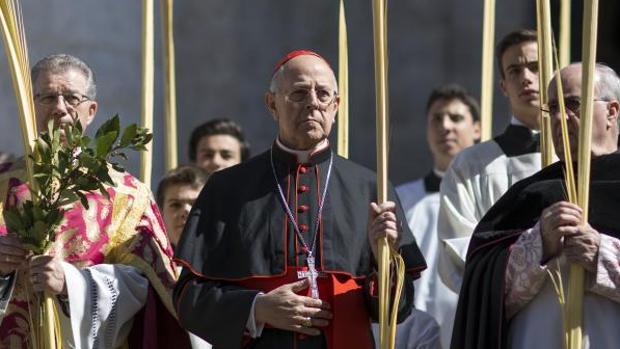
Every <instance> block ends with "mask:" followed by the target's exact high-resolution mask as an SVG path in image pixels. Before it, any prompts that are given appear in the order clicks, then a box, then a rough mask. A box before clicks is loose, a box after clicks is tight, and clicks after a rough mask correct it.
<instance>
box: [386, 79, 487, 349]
mask: <svg viewBox="0 0 620 349" xmlns="http://www.w3.org/2000/svg"><path fill="white" fill-rule="evenodd" d="M426 116H427V118H426V138H427V142H428V146H429V148H430V151H431V154H432V157H433V168H432V170H430V171H429V173H428V174H427V175H426V176H424V177H423V178H420V179H417V180H414V181H411V182H407V183H405V184H402V185H400V186H398V187H396V192H397V193H398V196H399V198H400V199H401V203H402V205H403V209H404V210H405V217H406V218H407V223H408V224H409V228H410V229H411V232H412V233H413V235H414V236H415V240H416V241H417V242H418V246H419V247H420V250H421V251H422V254H423V255H424V258H425V259H426V264H427V266H428V270H427V271H426V272H424V273H423V274H422V276H421V277H420V279H418V280H416V281H415V289H416V293H415V295H414V305H415V308H416V310H417V311H416V313H414V314H413V315H412V316H410V317H409V318H408V319H407V320H405V322H403V323H402V324H400V325H399V329H398V333H397V337H398V338H399V339H400V337H403V336H408V337H417V336H419V335H420V334H422V333H427V332H428V331H425V330H423V329H422V330H421V331H420V329H419V328H414V327H415V326H412V325H413V323H414V322H419V320H416V319H415V317H416V316H418V317H419V316H420V315H419V313H420V312H426V313H428V314H429V315H430V316H432V318H433V319H434V320H435V321H436V322H437V323H438V325H439V329H440V340H441V347H442V348H448V347H449V345H450V338H451V336H452V323H453V322H454V313H455V312H456V302H457V299H458V294H456V293H455V292H454V291H452V290H451V289H449V288H448V287H447V286H446V285H445V284H444V283H443V282H442V281H441V279H440V278H439V275H438V274H437V256H438V253H439V247H440V246H439V241H438V236H437V215H438V212H439V185H440V183H441V179H442V177H443V176H444V173H445V171H446V170H447V168H448V165H450V162H451V161H452V159H453V158H454V157H455V156H456V154H458V153H459V152H460V151H461V150H463V149H465V148H467V147H470V146H472V145H474V144H475V143H476V142H477V141H478V140H479V139H480V112H479V107H478V103H477V102H476V100H475V98H474V97H472V96H471V95H470V94H469V93H468V92H467V91H466V90H465V89H464V88H463V87H461V86H459V85H456V84H447V85H443V86H440V87H438V88H435V89H434V90H433V91H432V92H431V94H430V96H429V98H428V101H427V103H426ZM418 327H419V326H418ZM414 331H418V332H420V333H407V332H414ZM403 348H409V347H407V346H405V347H403ZM414 348H415V347H414Z"/></svg>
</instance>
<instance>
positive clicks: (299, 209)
mask: <svg viewBox="0 0 620 349" xmlns="http://www.w3.org/2000/svg"><path fill="white" fill-rule="evenodd" d="M309 209H310V207H308V205H299V207H297V212H298V213H304V212H306V211H308V210H309Z"/></svg>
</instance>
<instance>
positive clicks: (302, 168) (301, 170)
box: [299, 166, 308, 173]
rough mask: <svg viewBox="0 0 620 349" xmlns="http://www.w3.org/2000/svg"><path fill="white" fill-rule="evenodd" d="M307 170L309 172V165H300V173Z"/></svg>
mask: <svg viewBox="0 0 620 349" xmlns="http://www.w3.org/2000/svg"><path fill="white" fill-rule="evenodd" d="M306 172H308V168H307V167H305V166H300V167H299V173H306Z"/></svg>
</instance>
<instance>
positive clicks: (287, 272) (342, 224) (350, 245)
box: [174, 144, 426, 349]
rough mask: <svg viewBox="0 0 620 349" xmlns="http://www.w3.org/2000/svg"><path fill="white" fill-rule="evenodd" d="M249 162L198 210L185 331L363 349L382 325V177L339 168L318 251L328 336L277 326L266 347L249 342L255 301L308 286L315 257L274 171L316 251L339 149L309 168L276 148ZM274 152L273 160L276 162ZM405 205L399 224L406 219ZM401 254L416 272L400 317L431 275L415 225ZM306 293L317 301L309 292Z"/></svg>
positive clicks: (213, 337) (216, 182)
mask: <svg viewBox="0 0 620 349" xmlns="http://www.w3.org/2000/svg"><path fill="white" fill-rule="evenodd" d="M272 149H273V153H271V152H270V151H267V152H265V153H263V154H260V155H258V156H256V157H254V158H252V159H250V160H248V161H247V162H245V163H242V164H240V165H237V166H234V167H231V168H228V169H225V170H222V171H220V172H216V173H215V174H213V176H212V177H211V178H210V179H209V181H208V183H207V185H206V186H205V188H204V189H203V191H202V192H201V193H200V196H199V197H198V199H197V201H196V203H195V205H194V207H193V209H192V211H191V212H190V215H189V218H188V220H187V224H186V226H185V230H184V232H183V236H182V239H181V242H180V244H179V248H178V250H177V252H178V255H177V257H178V260H179V262H180V263H181V264H182V265H183V266H184V269H183V272H182V274H181V277H180V280H179V282H178V284H177V287H176V289H175V293H174V300H175V304H176V307H177V312H178V315H179V319H180V321H181V323H182V324H183V325H184V326H185V327H186V328H187V329H188V330H190V331H191V332H193V333H195V334H197V335H199V336H201V337H203V338H205V339H206V340H207V341H209V342H210V343H211V344H213V345H214V347H216V348H239V347H242V346H245V347H249V348H294V347H295V348H332V349H333V348H353V347H369V348H371V347H372V346H373V345H374V344H373V342H372V334H371V330H370V320H371V318H374V319H376V314H377V313H378V311H377V308H378V307H377V305H378V304H377V303H378V302H377V298H376V297H373V296H372V294H374V293H373V292H374V291H373V290H375V287H373V286H372V285H374V284H376V283H375V282H372V281H371V280H376V277H375V275H376V274H375V273H374V270H375V269H376V268H375V263H374V260H373V257H372V252H371V250H370V245H369V244H368V237H367V224H368V214H369V204H370V202H371V201H376V175H375V173H374V172H372V171H370V170H368V169H366V168H364V167H361V166H359V165H357V164H355V163H353V162H351V161H349V160H346V159H344V158H342V157H339V156H337V155H333V166H332V171H331V179H330V181H329V185H328V188H327V189H328V192H327V196H326V198H325V204H324V209H323V215H322V219H321V223H320V226H319V233H318V236H317V238H316V248H315V251H314V254H315V257H316V265H317V269H318V270H319V272H321V274H322V276H321V277H320V278H319V279H318V285H319V291H320V298H321V299H323V300H326V301H328V302H329V303H330V305H331V306H332V312H333V313H334V319H333V320H332V321H330V326H328V327H327V328H325V329H324V330H323V331H322V335H321V336H317V337H307V336H302V335H299V334H296V333H293V332H289V331H283V330H279V329H275V328H270V327H269V326H267V327H266V328H265V329H264V330H263V333H262V335H261V336H260V337H259V338H257V339H250V338H249V337H248V336H246V335H245V328H246V322H247V320H248V316H249V311H250V309H251V306H252V302H253V300H254V297H255V296H256V295H257V294H258V292H259V291H263V292H268V291H269V290H271V289H273V288H276V287H278V286H280V285H282V284H285V283H290V282H294V281H297V280H298V277H297V271H300V270H305V266H306V253H305V251H304V248H303V244H302V243H301V241H300V239H299V238H298V237H297V236H296V233H295V231H294V228H293V224H292V223H291V222H290V219H288V218H287V214H286V212H285V210H284V206H283V203H282V200H281V199H280V194H279V193H278V190H277V187H276V182H275V178H274V174H273V170H272V167H271V158H270V157H271V156H273V161H274V164H275V168H276V173H277V177H278V182H279V183H280V185H281V187H282V189H283V194H284V196H285V197H286V199H287V200H288V204H289V207H290V208H291V211H292V213H293V215H294V216H295V218H296V220H297V222H298V226H299V228H300V231H301V234H302V236H303V238H304V240H305V241H306V242H307V245H310V247H311V245H312V241H313V238H314V235H315V231H316V230H315V229H316V222H315V220H316V214H317V210H318V206H319V204H318V203H319V201H320V197H321V195H322V192H323V188H324V183H325V181H326V177H327V172H328V167H329V162H330V156H331V154H332V151H331V148H329V147H327V149H325V150H322V151H319V152H317V153H315V154H313V155H312V156H310V159H309V160H308V162H307V163H304V164H300V163H298V162H297V157H296V155H294V154H291V153H288V152H286V151H284V150H282V149H280V148H279V147H278V146H277V145H276V144H274V145H273V147H272ZM272 154H273V155H272ZM389 194H390V195H389V197H390V199H391V200H394V201H396V202H397V216H398V218H399V220H400V221H401V222H405V218H404V217H405V216H404V213H403V211H402V208H401V207H400V203H398V200H397V198H396V194H395V192H394V190H393V188H392V187H391V186H390V193H389ZM402 230H403V232H402V240H401V248H400V253H401V255H402V256H403V258H404V260H405V265H406V269H407V273H406V279H405V291H404V292H403V297H402V298H401V307H400V309H401V311H400V313H399V317H400V318H401V319H404V318H405V317H406V316H407V315H408V314H409V312H410V310H411V307H412V299H413V282H412V281H413V279H415V278H417V277H418V276H419V273H420V272H421V271H422V270H423V269H424V268H425V267H426V265H425V262H424V258H423V257H422V255H421V253H420V251H419V249H418V247H417V245H416V244H415V241H414V239H413V235H412V234H411V232H410V230H409V228H408V226H407V224H402ZM303 294H304V295H306V294H308V292H306V291H305V290H304V292H303Z"/></svg>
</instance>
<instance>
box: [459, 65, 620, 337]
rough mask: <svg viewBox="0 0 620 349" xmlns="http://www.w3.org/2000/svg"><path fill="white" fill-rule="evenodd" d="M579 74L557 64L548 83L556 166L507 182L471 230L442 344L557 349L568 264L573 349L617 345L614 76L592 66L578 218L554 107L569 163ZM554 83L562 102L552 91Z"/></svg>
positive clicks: (619, 288)
mask: <svg viewBox="0 0 620 349" xmlns="http://www.w3.org/2000/svg"><path fill="white" fill-rule="evenodd" d="M581 69H582V66H581V63H574V64H571V65H569V66H567V67H565V68H563V69H562V70H561V75H560V76H559V77H558V76H556V77H555V78H554V80H553V81H552V82H551V84H550V86H549V104H550V109H551V111H552V113H551V129H552V132H553V133H552V135H553V143H554V145H555V151H556V153H557V155H558V157H559V158H560V159H561V160H562V161H560V162H557V163H554V164H552V165H550V166H548V167H546V168H545V169H543V170H542V171H540V172H538V173H536V174H535V175H533V176H531V177H528V178H526V179H524V180H522V181H520V182H518V183H516V184H515V185H514V186H512V187H511V188H510V189H509V190H508V192H507V193H506V194H505V195H504V196H502V197H501V198H500V199H499V200H498V201H497V203H496V204H495V205H494V206H493V207H492V208H491V209H490V210H489V212H488V213H487V215H486V216H485V217H484V218H483V219H482V221H480V223H479V224H478V226H477V227H476V230H475V232H474V235H473V237H472V242H471V244H470V245H469V253H468V256H467V265H466V268H465V279H464V281H463V288H462V289H461V294H460V299H459V306H458V312H457V315H456V320H455V322H454V327H455V328H454V335H453V337H452V348H480V349H484V348H562V347H564V331H563V328H562V323H563V319H564V314H563V309H562V306H561V305H560V304H559V303H558V296H557V294H556V291H555V287H558V284H557V283H559V282H563V289H564V290H567V289H568V279H569V273H568V270H569V265H570V264H571V263H574V264H578V265H580V266H582V267H583V268H584V269H585V273H586V277H585V280H586V283H585V285H584V286H585V288H584V289H585V292H584V297H583V325H582V331H583V339H584V343H583V348H596V349H599V348H602V349H605V348H617V347H618V344H619V343H620V333H619V332H618V330H617V325H616V324H617V323H618V320H620V304H619V302H620V277H619V276H620V265H619V263H618V261H619V256H620V224H619V221H618V219H617V215H618V209H619V208H620V196H619V193H620V154H618V146H617V143H616V141H617V139H618V115H619V111H620V102H619V101H620V79H619V78H618V75H617V74H616V73H615V72H614V71H613V70H612V69H611V68H609V67H607V66H604V65H602V64H598V65H597V66H596V70H595V79H594V84H595V86H594V96H595V97H594V102H595V103H594V105H593V114H592V148H591V152H592V162H591V177H590V199H589V217H588V221H587V222H583V220H582V217H583V211H582V209H581V208H580V207H579V206H577V205H575V204H572V203H569V202H567V201H566V200H567V198H566V189H565V185H564V173H565V168H564V164H563V160H564V150H563V148H564V146H563V143H562V142H563V139H562V137H561V135H562V133H561V126H560V122H561V118H562V114H561V113H560V110H559V107H558V100H559V99H560V98H563V99H564V101H565V102H566V105H565V109H566V118H567V120H566V121H567V126H568V135H569V140H570V153H571V156H572V159H573V160H575V161H578V157H577V154H578V153H577V148H578V135H579V129H580V118H581V115H580V114H581V111H580V108H579V106H580V104H581V102H582V101H580V95H581V88H582V78H581ZM558 79H561V80H562V85H563V87H564V96H558V95H557V90H556V83H557V80H558ZM576 168H577V167H576V166H575V169H576ZM549 273H551V274H552V275H556V276H554V277H553V279H554V280H552V278H550V275H549ZM557 273H560V275H561V279H560V278H558V277H557ZM554 283H555V285H554Z"/></svg>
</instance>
